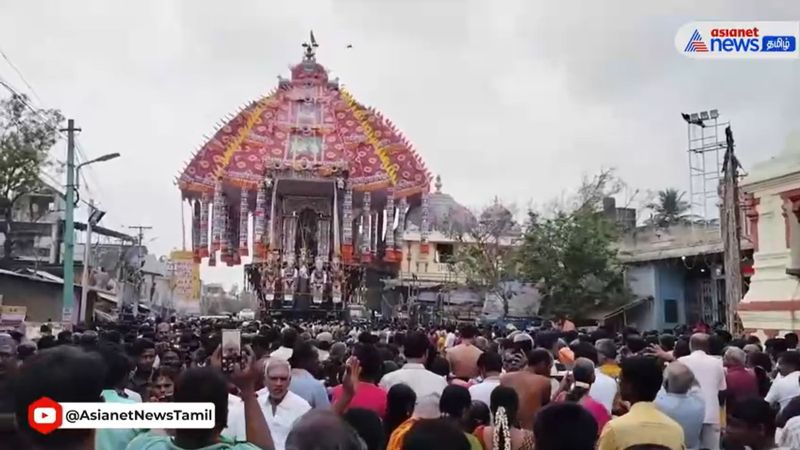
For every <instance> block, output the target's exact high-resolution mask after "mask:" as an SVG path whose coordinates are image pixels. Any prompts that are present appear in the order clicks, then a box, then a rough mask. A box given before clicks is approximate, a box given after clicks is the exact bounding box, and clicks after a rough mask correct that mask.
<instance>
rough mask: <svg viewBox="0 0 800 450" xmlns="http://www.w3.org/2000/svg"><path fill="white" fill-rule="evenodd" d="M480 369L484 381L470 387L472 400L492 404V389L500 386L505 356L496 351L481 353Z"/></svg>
mask: <svg viewBox="0 0 800 450" xmlns="http://www.w3.org/2000/svg"><path fill="white" fill-rule="evenodd" d="M478 369H479V370H480V372H481V378H483V381H481V382H480V383H478V384H476V385H473V386H471V387H470V388H469V395H470V397H472V400H478V401H480V402H483V403H485V404H486V406H489V405H490V399H491V397H492V391H493V390H494V388H496V387H497V386H500V374H501V373H502V372H503V358H502V357H501V356H500V355H498V354H497V353H494V352H485V353H481V356H479V357H478Z"/></svg>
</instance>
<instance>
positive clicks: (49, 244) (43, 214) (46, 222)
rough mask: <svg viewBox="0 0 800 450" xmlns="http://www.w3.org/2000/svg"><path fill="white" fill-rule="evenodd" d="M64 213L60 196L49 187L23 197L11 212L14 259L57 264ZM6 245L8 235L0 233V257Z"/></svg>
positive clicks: (3, 254) (62, 200)
mask: <svg viewBox="0 0 800 450" xmlns="http://www.w3.org/2000/svg"><path fill="white" fill-rule="evenodd" d="M64 210H65V207H64V198H63V197H62V196H61V193H60V192H58V190H56V189H55V188H52V187H50V186H47V185H45V186H44V187H43V188H42V189H40V190H39V191H37V192H35V193H30V194H26V195H23V196H22V197H20V198H19V200H17V201H16V203H14V208H13V210H12V211H11V219H12V223H11V240H12V242H13V248H12V252H13V253H12V255H13V257H14V258H15V259H17V260H19V261H27V262H31V263H34V264H36V263H41V264H56V263H58V262H59V258H60V247H59V245H60V224H61V220H62V219H63V214H64ZM2 220H3V218H0V221H2ZM5 241H6V235H5V233H0V256H5V250H4V244H5Z"/></svg>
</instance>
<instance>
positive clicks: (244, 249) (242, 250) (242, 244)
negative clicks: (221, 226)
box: [237, 188, 250, 257]
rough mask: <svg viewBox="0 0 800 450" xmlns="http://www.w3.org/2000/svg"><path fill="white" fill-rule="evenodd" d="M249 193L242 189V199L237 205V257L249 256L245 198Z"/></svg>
mask: <svg viewBox="0 0 800 450" xmlns="http://www.w3.org/2000/svg"><path fill="white" fill-rule="evenodd" d="M248 195H249V192H248V191H247V189H244V188H242V194H241V196H242V198H241V202H240V203H239V253H238V255H237V256H239V257H241V256H247V255H249V254H250V252H249V249H248V245H247V231H248V230H247V218H248V216H249V215H250V211H249V206H248V201H247V197H248Z"/></svg>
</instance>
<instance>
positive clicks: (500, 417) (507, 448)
mask: <svg viewBox="0 0 800 450" xmlns="http://www.w3.org/2000/svg"><path fill="white" fill-rule="evenodd" d="M493 425H494V426H493V427H492V428H493V429H492V450H511V428H510V427H509V426H508V415H507V414H506V408H505V407H503V406H501V407H499V408H497V412H496V413H495V415H494V422H493ZM500 433H503V448H502V449H501V448H500Z"/></svg>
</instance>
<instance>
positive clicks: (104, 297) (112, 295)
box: [95, 291, 117, 304]
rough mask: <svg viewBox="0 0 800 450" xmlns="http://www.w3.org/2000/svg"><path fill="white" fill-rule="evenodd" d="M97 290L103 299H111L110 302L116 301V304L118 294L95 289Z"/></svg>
mask: <svg viewBox="0 0 800 450" xmlns="http://www.w3.org/2000/svg"><path fill="white" fill-rule="evenodd" d="M95 292H96V293H97V296H98V297H99V298H102V299H103V300H106V301H109V302H111V303H114V304H116V303H117V296H116V295H114V294H107V293H105V292H100V291H95Z"/></svg>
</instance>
